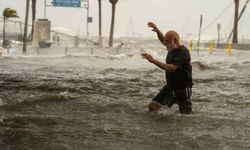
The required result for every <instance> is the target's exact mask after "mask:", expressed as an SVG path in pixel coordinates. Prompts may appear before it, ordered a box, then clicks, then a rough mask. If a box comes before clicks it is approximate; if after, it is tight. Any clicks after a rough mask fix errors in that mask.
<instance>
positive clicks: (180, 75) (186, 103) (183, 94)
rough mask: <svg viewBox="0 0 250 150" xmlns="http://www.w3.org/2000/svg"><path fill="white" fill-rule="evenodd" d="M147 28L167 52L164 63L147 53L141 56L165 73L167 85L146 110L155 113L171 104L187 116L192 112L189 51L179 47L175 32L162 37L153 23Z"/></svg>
mask: <svg viewBox="0 0 250 150" xmlns="http://www.w3.org/2000/svg"><path fill="white" fill-rule="evenodd" d="M148 27H151V28H152V31H154V32H156V33H157V36H158V39H159V40H160V41H161V43H162V44H163V45H164V46H166V47H167V51H168V54H167V57H166V63H162V62H160V61H158V60H156V59H154V58H153V57H152V56H151V55H150V54H148V53H142V54H141V56H142V57H143V58H144V59H147V60H148V61H149V62H150V63H153V64H155V65H156V66H158V67H160V68H161V69H163V70H165V72H166V82H167V84H166V85H165V86H164V87H163V88H162V89H161V90H160V92H159V93H158V94H157V95H156V97H155V98H154V99H153V100H152V102H150V103H149V104H148V109H149V110H150V111H154V112H157V111H158V110H159V108H160V107H161V106H164V105H167V106H168V107H172V105H173V104H178V106H179V112H180V113H183V114H189V113H191V112H192V103H191V101H190V97H191V95H192V90H191V88H192V85H193V79H192V66H191V63H190V61H191V57H190V54H189V51H188V49H187V48H186V47H185V46H183V45H181V43H180V37H179V35H178V33H177V32H176V31H173V30H170V31H168V32H167V33H166V34H165V36H164V35H163V34H162V32H161V31H160V30H159V29H158V28H157V26H156V25H155V24H154V23H153V22H149V23H148Z"/></svg>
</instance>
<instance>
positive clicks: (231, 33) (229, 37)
mask: <svg viewBox="0 0 250 150" xmlns="http://www.w3.org/2000/svg"><path fill="white" fill-rule="evenodd" d="M248 3H249V0H247V1H246V3H245V5H244V7H243V8H242V10H241V12H240V15H239V18H238V22H239V20H240V18H241V16H242V14H243V13H244V11H245V9H246V7H247V5H248ZM233 32H234V28H233V30H232V31H231V32H230V35H229V36H228V38H227V42H229V40H230V39H231V37H232V35H233Z"/></svg>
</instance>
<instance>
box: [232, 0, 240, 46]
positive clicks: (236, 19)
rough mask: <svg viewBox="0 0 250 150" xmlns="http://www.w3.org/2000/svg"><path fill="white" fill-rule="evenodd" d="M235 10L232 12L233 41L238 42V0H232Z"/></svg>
mask: <svg viewBox="0 0 250 150" xmlns="http://www.w3.org/2000/svg"><path fill="white" fill-rule="evenodd" d="M234 3H235V12H234V29H233V43H236V44H237V43H238V19H239V4H240V0H234Z"/></svg>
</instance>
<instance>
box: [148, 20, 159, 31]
mask: <svg viewBox="0 0 250 150" xmlns="http://www.w3.org/2000/svg"><path fill="white" fill-rule="evenodd" d="M148 27H150V28H152V31H154V32H157V31H158V28H157V26H156V25H155V24H154V23H153V22H148Z"/></svg>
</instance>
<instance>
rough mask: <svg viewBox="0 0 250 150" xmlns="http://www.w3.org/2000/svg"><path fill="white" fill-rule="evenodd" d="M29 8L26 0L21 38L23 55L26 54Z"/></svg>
mask: <svg viewBox="0 0 250 150" xmlns="http://www.w3.org/2000/svg"><path fill="white" fill-rule="evenodd" d="M29 6H30V0H26V13H25V23H24V36H23V53H24V54H26V49H27V32H28V19H29Z"/></svg>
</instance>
